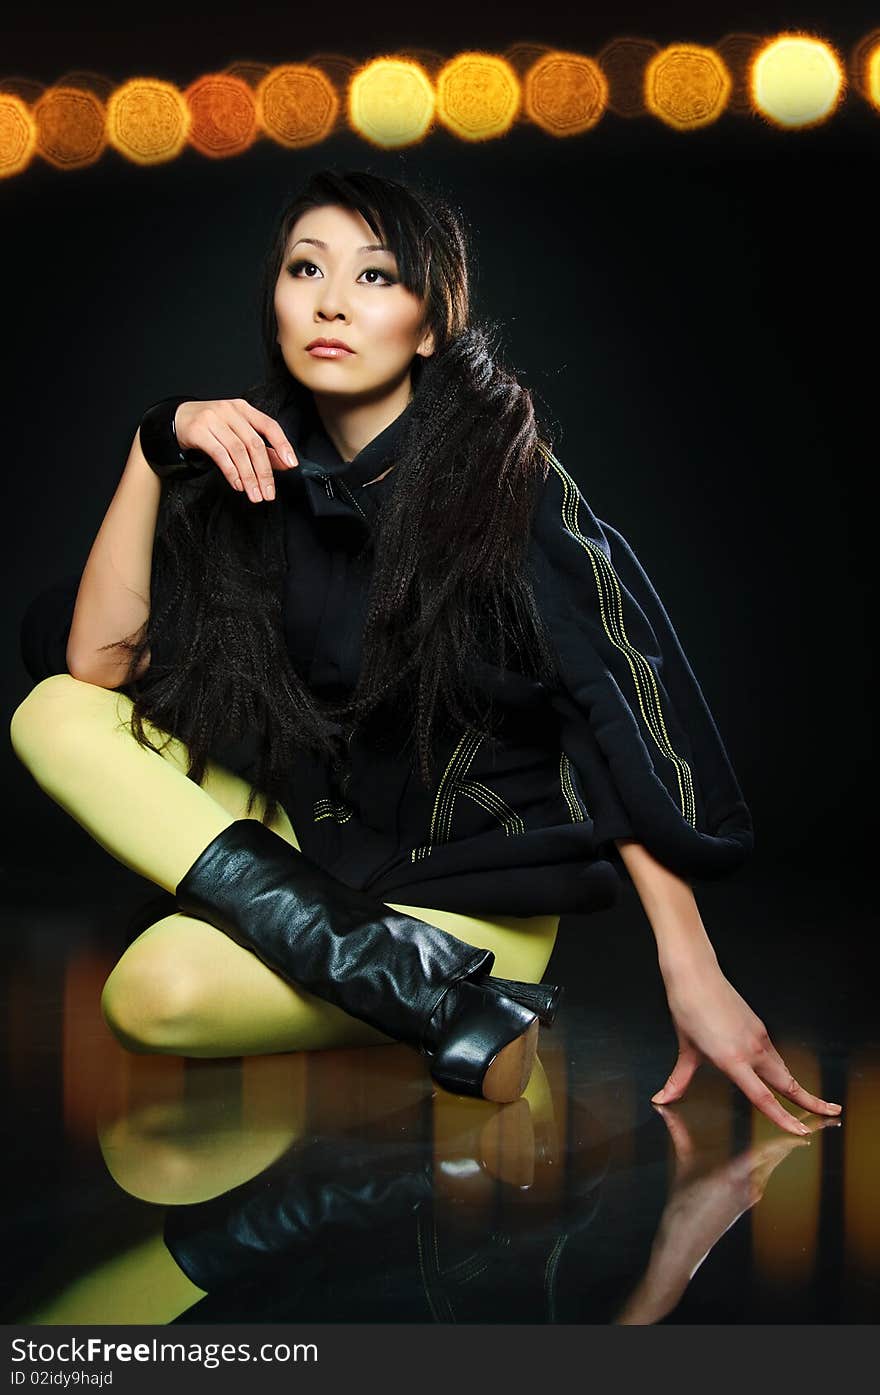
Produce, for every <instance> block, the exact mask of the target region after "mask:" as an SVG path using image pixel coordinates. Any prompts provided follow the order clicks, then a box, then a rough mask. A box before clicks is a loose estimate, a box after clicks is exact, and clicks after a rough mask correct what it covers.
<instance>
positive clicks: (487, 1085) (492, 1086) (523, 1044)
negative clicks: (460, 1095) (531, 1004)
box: [481, 1018, 540, 1104]
mask: <svg viewBox="0 0 880 1395" xmlns="http://www.w3.org/2000/svg"><path fill="white" fill-rule="evenodd" d="M539 1027H540V1023H539V1022H538V1019H537V1018H535V1021H534V1022H533V1023H532V1025H531V1027H528V1028H527V1029H526V1031H524V1032H523V1033H522V1035H521V1036H518V1037H515V1038H514V1040H513V1041H511V1042H509V1043H508V1044H507V1046H504V1047H502V1048H501V1050H500V1051H499V1052H498V1055H497V1056H494V1057H493V1058H492V1061H491V1063H490V1065H489V1068H488V1070H487V1071H486V1074H485V1075H484V1076H483V1082H482V1086H481V1090H482V1095H483V1099H485V1100H491V1101H492V1103H493V1104H512V1103H513V1101H514V1100H518V1099H519V1097H520V1095H521V1094H522V1093H523V1091H524V1090H525V1088H526V1086H527V1085H528V1083H529V1079H530V1077H531V1074H532V1067H533V1066H534V1064H535V1053H536V1052H537V1050H538V1030H539Z"/></svg>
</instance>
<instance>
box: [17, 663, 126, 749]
mask: <svg viewBox="0 0 880 1395" xmlns="http://www.w3.org/2000/svg"><path fill="white" fill-rule="evenodd" d="M104 693H106V694H107V696H110V697H112V696H115V693H114V694H111V693H110V692H109V690H107V689H104V688H100V689H96V688H95V686H94V684H91V683H84V682H82V681H81V680H80V679H79V678H73V677H72V676H71V674H69V673H53V674H51V675H50V677H49V678H44V679H43V680H42V681H41V682H40V683H37V684H36V685H35V686H34V687H33V688H32V689H31V691H30V692H29V693H28V695H27V697H26V698H25V699H24V701H23V702H21V703H19V705H18V707H17V708H16V709H15V711H14V712H13V714H12V720H11V722H10V725H9V737H10V741H11V742H12V749H13V750H14V751H15V754H16V755H17V756H18V758H19V760H20V761H21V762H22V763H23V764H24V765H29V764H30V763H31V761H32V760H33V758H34V757H35V756H36V755H37V754H38V752H39V751H41V750H43V749H45V748H46V746H47V744H48V743H49V742H52V743H53V745H54V744H55V743H58V742H59V741H63V740H64V739H65V737H66V736H68V735H72V734H75V739H76V741H77V742H78V741H79V723H78V715H79V713H80V712H81V711H82V710H83V708H84V705H85V704H86V703H89V702H90V703H94V702H95V701H101V698H100V697H99V696H98V694H104ZM105 700H106V699H105Z"/></svg>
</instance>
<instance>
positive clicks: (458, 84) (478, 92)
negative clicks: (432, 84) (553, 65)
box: [437, 52, 520, 141]
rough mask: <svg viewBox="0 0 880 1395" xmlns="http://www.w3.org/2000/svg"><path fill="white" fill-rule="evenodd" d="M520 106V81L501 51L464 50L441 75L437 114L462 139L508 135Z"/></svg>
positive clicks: (441, 70) (479, 139) (445, 67)
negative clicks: (465, 51)
mask: <svg viewBox="0 0 880 1395" xmlns="http://www.w3.org/2000/svg"><path fill="white" fill-rule="evenodd" d="M519 106H520V86H519V80H518V78H517V76H516V73H515V72H514V71H513V68H512V67H511V66H510V64H509V63H508V62H507V61H506V59H504V58H500V57H498V55H497V54H493V53H478V52H468V53H460V54H458V55H457V57H455V58H453V59H451V60H450V61H449V62H448V63H446V64H444V66H443V67H442V68H441V69H440V72H439V73H438V74H437V117H438V119H439V120H440V121H442V122H443V125H444V126H446V127H447V129H448V130H450V131H452V132H453V134H454V135H456V136H458V137H459V138H460V139H461V140H470V141H482V140H494V139H495V138H496V137H497V136H503V135H505V134H506V133H507V132H508V131H509V130H510V128H511V126H512V125H513V123H514V121H515V120H516V117H517V114H518V112H519Z"/></svg>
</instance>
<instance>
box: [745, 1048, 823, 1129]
mask: <svg viewBox="0 0 880 1395" xmlns="http://www.w3.org/2000/svg"><path fill="white" fill-rule="evenodd" d="M753 1067H754V1070H755V1074H756V1075H759V1076H760V1077H761V1079H762V1080H764V1081H766V1082H767V1084H768V1085H769V1086H771V1088H772V1089H774V1090H775V1091H776V1093H777V1094H778V1095H785V1097H786V1099H790V1100H791V1102H792V1104H796V1105H798V1106H799V1107H800V1108H801V1109H809V1110H810V1112H811V1113H812V1114H830V1115H834V1114H839V1113H840V1105H839V1104H831V1103H829V1101H828V1100H823V1099H820V1098H819V1096H818V1095H811V1094H810V1092H809V1090H805V1089H804V1087H803V1086H802V1085H799V1084H798V1082H797V1081H796V1080H795V1078H794V1076H793V1075H792V1073H791V1071H790V1070H789V1069H788V1066H787V1065H786V1064H785V1062H784V1061H783V1059H782V1057H781V1056H780V1055H779V1052H778V1051H777V1050H776V1048H775V1047H772V1046H771V1048H770V1050H769V1051H767V1052H765V1053H764V1056H763V1057H762V1059H761V1060H760V1061H755V1062H753Z"/></svg>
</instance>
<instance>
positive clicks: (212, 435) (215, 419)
mask: <svg viewBox="0 0 880 1395" xmlns="http://www.w3.org/2000/svg"><path fill="white" fill-rule="evenodd" d="M174 430H175V433H176V435H177V440H178V444H179V445H180V447H181V449H182V450H200V451H202V452H203V454H204V455H207V456H208V457H209V458H210V459H211V460H213V461H214V464H215V465H216V466H217V467H218V469H219V470H220V471H221V473H222V474H223V475H224V476H225V477H226V479H227V480H228V481H229V483H230V484H231V485H232V488H233V489H237V490H238V491H239V492H240V493H241V492H246V493H247V495H248V497H249V498H250V499H252V500H253V502H254V503H258V502H260V501H261V500H263V499H274V497H275V483H274V480H273V478H272V472H273V470H291V469H294V468H295V467H296V466H297V465H298V464H299V461H298V460H297V458H296V454H295V452H294V449H293V447H292V446H291V444H290V442H289V441H288V439H287V437H286V436H285V434H284V432H283V431H282V430H281V427H280V426H279V425H278V422H277V421H275V420H274V418H273V417H270V416H267V415H266V413H265V412H261V411H258V409H257V408H256V407H252V406H251V404H250V402H246V401H245V400H244V398H243V397H227V398H220V399H219V400H218V401H216V402H205V401H201V400H198V401H192V402H181V404H180V406H179V407H178V408H177V411H176V412H175V414H174ZM264 437H265V440H264V439H263V438H264Z"/></svg>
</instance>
